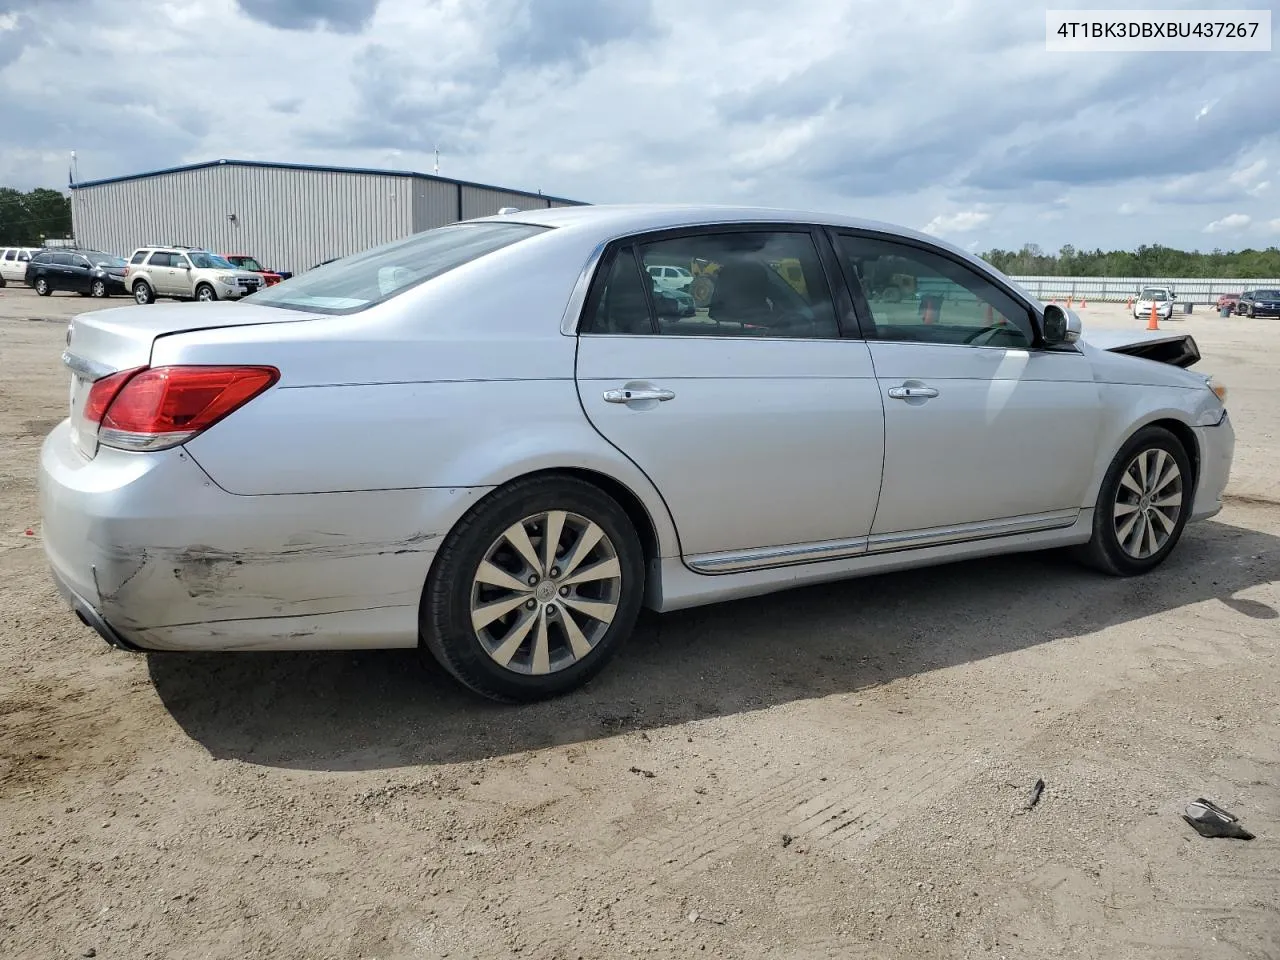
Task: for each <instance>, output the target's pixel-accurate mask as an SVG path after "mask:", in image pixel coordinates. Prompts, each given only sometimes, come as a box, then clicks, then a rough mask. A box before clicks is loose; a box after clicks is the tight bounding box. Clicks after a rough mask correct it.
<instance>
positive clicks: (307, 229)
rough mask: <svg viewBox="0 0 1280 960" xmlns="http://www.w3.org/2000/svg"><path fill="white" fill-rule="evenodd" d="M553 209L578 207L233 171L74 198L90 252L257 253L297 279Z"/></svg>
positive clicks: (87, 191) (315, 173)
mask: <svg viewBox="0 0 1280 960" xmlns="http://www.w3.org/2000/svg"><path fill="white" fill-rule="evenodd" d="M549 206H557V207H559V206H572V204H567V203H564V202H562V201H558V200H557V201H552V200H549V199H546V198H544V197H531V196H528V195H525V194H520V193H512V192H509V191H506V190H499V189H492V188H489V187H483V186H472V185H469V184H458V183H453V182H450V181H445V180H433V179H430V178H425V177H422V176H417V177H414V176H411V175H409V174H404V175H399V174H395V173H392V172H385V173H384V172H377V171H341V170H305V169H295V168H289V167H273V166H261V167H259V166H253V165H251V164H248V165H246V164H232V163H229V164H219V165H215V166H207V167H200V168H196V169H192V170H176V171H171V172H168V173H158V174H155V175H154V176H144V177H138V178H137V179H132V180H122V181H116V182H108V183H100V184H90V185H87V186H83V187H76V188H75V189H73V190H72V192H71V213H72V220H73V224H74V229H75V236H76V239H77V240H78V241H79V242H80V243H81V244H82V245H83V246H87V247H94V248H96V249H100V250H107V251H110V252H112V253H118V254H120V255H121V256H123V257H127V256H129V254H130V253H132V252H133V251H134V250H135V249H137V248H138V247H140V246H143V245H145V244H150V243H157V244H161V243H181V244H190V245H192V246H203V247H207V248H209V249H211V250H214V251H216V252H218V253H241V254H251V255H252V256H255V257H257V258H258V260H259V261H260V262H261V263H262V265H263V266H265V267H268V268H271V269H278V270H291V271H293V272H295V273H297V272H300V271H302V270H307V269H309V268H310V267H312V266H314V265H315V264H317V263H320V262H321V261H323V260H329V259H331V258H333V257H342V256H346V255H347V254H351V253H356V252H358V251H360V250H365V249H368V248H369V247H372V246H376V245H377V244H380V243H385V242H387V241H390V240H395V239H398V238H400V237H403V236H406V235H408V234H410V233H416V232H420V231H422V230H428V229H430V228H432V227H439V226H443V225H444V224H446V223H453V222H455V221H457V220H459V219H463V220H467V219H471V218H472V217H487V216H492V215H493V214H496V213H497V212H498V210H500V209H501V208H502V207H519V208H520V209H522V210H532V209H542V208H545V207H549ZM231 213H234V214H235V215H236V219H235V222H234V223H233V222H232V221H231V220H229V219H228V216H227V215H228V214H231Z"/></svg>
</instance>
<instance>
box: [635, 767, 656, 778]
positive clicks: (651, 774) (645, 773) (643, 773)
mask: <svg viewBox="0 0 1280 960" xmlns="http://www.w3.org/2000/svg"><path fill="white" fill-rule="evenodd" d="M631 772H632V773H638V774H640V776H642V777H654V776H657V774H655V773H654V772H653V771H652V770H641V769H640V768H639V767H632V768H631Z"/></svg>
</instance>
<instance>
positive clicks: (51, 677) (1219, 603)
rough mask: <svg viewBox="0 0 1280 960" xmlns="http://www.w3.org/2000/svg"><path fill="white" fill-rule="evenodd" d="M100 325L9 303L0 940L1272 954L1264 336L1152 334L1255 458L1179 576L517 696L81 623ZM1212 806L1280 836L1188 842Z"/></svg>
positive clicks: (998, 580) (483, 951)
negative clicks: (1218, 389)
mask: <svg viewBox="0 0 1280 960" xmlns="http://www.w3.org/2000/svg"><path fill="white" fill-rule="evenodd" d="M123 302H124V301H118V300H117V301H111V303H110V304H109V305H112V306H115V305H120V304H121V303H123ZM98 306H100V304H98V303H97V302H91V301H88V300H83V299H81V298H79V297H74V296H66V295H60V296H55V297H53V298H51V299H39V298H37V297H35V296H34V295H33V294H31V293H30V292H29V291H27V290H25V289H15V288H14V287H13V286H10V287H9V288H7V289H5V290H2V291H0V400H2V401H3V402H0V445H2V447H3V454H2V455H0V507H2V513H0V516H2V517H3V521H2V522H0V582H2V583H3V587H2V588H0V956H3V957H15V958H16V957H21V958H30V960H36V958H45V957H49V958H63V957H80V956H89V955H91V954H90V953H89V951H90V950H92V951H94V952H95V953H96V956H97V957H100V958H115V957H119V958H131V960H132V958H140V957H193V958H194V957H208V958H219V960H221V958H228V960H229V958H243V957H257V956H272V957H341V958H351V960H356V958H378V960H391V958H410V957H413V958H417V957H444V956H450V957H457V958H470V957H477V958H480V957H509V956H513V955H517V954H518V955H519V956H522V957H526V956H527V957H546V958H553V957H556V958H559V957H565V958H574V957H586V958H617V957H620V956H624V955H631V954H639V955H649V956H659V957H689V956H695V957H696V956H711V957H768V958H795V960H800V958H804V960H809V958H855V957H857V958H863V957H889V956H908V957H966V958H969V957H975V956H992V957H1002V956H1004V957H1018V958H1026V957H1081V958H1085V957H1089V958H1092V957H1104V956H1105V957H1126V958H1128V957H1152V958H1156V957H1159V958H1162V960H1168V958H1175V957H1188V958H1191V957H1194V958H1239V957H1276V956H1277V955H1280V908H1278V907H1277V901H1280V792H1278V790H1277V786H1276V785H1277V783H1280V661H1278V659H1277V643H1278V641H1280V629H1278V625H1277V617H1278V614H1277V611H1278V610H1280V589H1278V588H1277V578H1278V575H1280V539H1277V538H1278V537H1280V441H1278V440H1277V437H1276V433H1275V429H1276V428H1275V424H1276V423H1277V421H1278V420H1280V395H1278V394H1277V392H1276V389H1275V386H1276V370H1277V369H1278V365H1277V359H1276V358H1277V351H1280V322H1277V321H1266V320H1257V321H1249V320H1244V319H1238V318H1232V319H1229V320H1221V319H1219V318H1218V317H1217V316H1216V315H1215V314H1212V313H1205V312H1197V313H1196V314H1195V315H1194V316H1193V317H1192V318H1188V319H1185V320H1176V321H1174V322H1173V323H1172V324H1169V325H1170V326H1173V327H1176V328H1177V329H1189V330H1191V331H1192V332H1194V333H1195V334H1196V336H1197V338H1198V340H1199V342H1200V345H1201V349H1202V351H1203V353H1204V355H1205V359H1204V361H1203V362H1202V369H1204V370H1206V371H1212V372H1215V373H1217V374H1219V375H1220V376H1222V377H1224V378H1225V379H1226V380H1227V382H1228V383H1229V384H1230V387H1231V393H1230V397H1229V402H1230V405H1231V407H1232V410H1233V416H1234V418H1235V423H1236V430H1237V433H1238V436H1239V440H1238V446H1237V452H1236V471H1235V474H1234V477H1233V481H1232V484H1231V487H1230V488H1229V492H1230V494H1231V502H1230V503H1229V505H1228V507H1227V509H1226V510H1225V511H1224V512H1223V513H1222V514H1221V515H1220V516H1219V517H1218V518H1216V519H1215V520H1213V521H1210V522H1208V523H1204V524H1200V525H1197V526H1195V527H1192V528H1190V530H1189V531H1188V534H1187V536H1186V537H1185V538H1184V540H1183V543H1182V545H1181V547H1180V548H1179V550H1178V552H1177V553H1176V554H1175V557H1174V559H1173V560H1171V561H1170V562H1169V563H1168V564H1166V565H1165V566H1164V567H1162V568H1161V569H1160V570H1159V571H1158V572H1157V573H1155V574H1153V575H1151V576H1148V577H1146V578H1142V579H1138V580H1131V581H1119V580H1110V579H1106V578H1101V577H1099V576H1096V575H1094V574H1092V573H1089V572H1086V571H1084V570H1081V569H1078V568H1076V567H1075V566H1073V565H1072V564H1071V563H1069V562H1067V561H1064V560H1062V559H1061V558H1059V557H1056V556H1035V555H1032V556H1026V557H1016V558H1013V559H1008V560H989V561H981V562H974V563H965V564H959V565H954V566H949V567H945V568H937V569H934V570H930V571H926V572H920V573H911V574H895V575H889V576H883V577H877V578H870V579H865V580H860V581H852V582H848V583H845V584H838V585H833V586H827V587H820V588H814V589H806V590H801V591H797V592H793V593H790V594H783V595H778V596H774V597H769V598H762V599H758V600H751V601H744V602H740V603H735V604H730V605H725V606H720V607H714V608H706V609H702V610H696V611H690V612H686V613H682V614H677V615H670V616H667V617H662V618H657V617H649V618H648V619H646V620H645V621H644V623H643V625H642V628H641V630H640V632H639V634H638V635H637V637H636V638H635V640H634V642H633V643H631V644H630V646H629V647H628V648H627V650H626V651H625V652H624V654H623V655H622V656H621V657H620V659H619V660H618V661H617V662H616V663H615V665H614V666H613V667H612V668H611V669H610V670H609V671H607V673H606V674H605V675H604V676H603V677H602V678H600V680H598V681H597V682H595V683H594V684H592V685H591V686H590V687H589V688H588V689H587V690H586V691H585V692H583V693H581V694H579V695H576V696H571V697H568V698H565V699H562V700H560V701H557V702H555V703H549V704H542V705H538V706H532V707H527V708H517V709H512V708H503V707H497V706H491V705H488V704H485V703H481V702H478V701H476V700H474V699H472V698H470V697H469V696H466V695H465V694H463V693H460V692H459V691H458V690H457V689H456V688H455V686H454V685H453V684H452V683H451V682H449V681H448V680H446V678H444V677H443V676H441V675H439V674H436V673H430V672H426V671H422V670H419V669H418V667H417V666H416V660H415V657H414V656H413V655H412V654H408V653H400V652H395V653H363V654H359V655H351V654H308V655H275V654H235V655H232V654H220V655H205V656H187V655H180V654H167V655H159V656H151V657H147V656H141V655H130V654H126V653H121V652H117V651H114V650H111V649H110V648H108V647H107V646H106V645H105V644H104V643H103V642H102V641H101V640H99V639H98V638H97V637H96V636H94V635H93V634H92V633H90V632H89V631H88V630H87V629H86V628H84V627H82V626H80V625H79V623H78V622H77V621H76V620H75V619H74V618H73V617H72V616H71V615H70V614H69V613H68V612H66V611H65V610H64V609H63V608H62V607H61V605H60V604H59V602H58V600H57V598H56V595H55V593H54V591H53V589H52V587H51V586H50V583H49V580H48V578H47V576H46V572H45V566H44V560H43V555H42V551H41V546H40V542H39V532H40V528H39V519H40V518H39V516H38V512H37V509H38V508H37V498H36V484H35V472H36V459H37V451H38V448H39V444H40V442H41V440H42V439H43V437H44V435H45V434H46V433H47V431H48V430H49V429H51V428H52V426H53V425H54V424H55V423H57V422H58V420H59V419H61V418H62V417H63V416H64V408H65V405H66V389H67V387H66V377H65V375H64V373H63V370H62V369H61V367H60V365H59V353H60V351H61V349H62V345H63V334H64V321H65V319H67V318H68V317H70V316H71V315H72V314H74V313H77V312H80V311H82V310H87V309H93V308H96V307H98ZM1083 317H1084V318H1085V324H1086V329H1087V328H1088V327H1089V326H1090V325H1095V324H1106V325H1113V326H1119V325H1130V326H1137V324H1134V323H1133V321H1132V320H1131V319H1130V318H1127V317H1126V316H1125V313H1124V309H1123V307H1118V308H1117V307H1103V306H1100V305H1091V306H1089V307H1088V308H1087V309H1086V310H1085V311H1084V313H1083ZM32 318H36V319H32ZM1046 428H1047V429H1052V425H1051V424H1047V425H1046ZM29 529H30V530H31V531H32V534H28V532H27V531H28V530H29ZM1038 777H1043V778H1044V780H1045V783H1046V787H1045V790H1044V794H1043V798H1042V799H1041V801H1040V803H1039V804H1038V806H1036V807H1035V809H1033V810H1032V811H1030V812H1022V811H1020V810H1019V808H1020V806H1021V805H1022V804H1023V802H1024V801H1025V799H1026V797H1027V794H1028V791H1029V790H1030V788H1031V785H1032V784H1033V783H1034V782H1035V780H1036V779H1037V778H1038ZM1197 796H1206V797H1209V798H1211V799H1214V800H1216V801H1217V802H1219V803H1221V804H1222V805H1224V806H1226V807H1227V808H1228V809H1231V810H1233V811H1235V812H1237V813H1238V814H1239V815H1240V816H1241V817H1242V819H1243V821H1244V823H1245V825H1246V826H1248V827H1249V828H1250V829H1251V830H1253V832H1254V833H1256V834H1257V839H1256V840H1254V841H1252V842H1249V843H1243V842H1238V841H1228V840H1205V839H1202V838H1200V837H1198V836H1197V835H1195V834H1194V833H1193V832H1192V831H1191V830H1190V828H1188V827H1187V826H1186V824H1184V823H1183V822H1182V820H1181V819H1179V817H1178V813H1179V811H1180V810H1181V808H1182V806H1183V805H1184V804H1185V803H1186V802H1187V801H1188V800H1190V799H1192V798H1194V797H1197Z"/></svg>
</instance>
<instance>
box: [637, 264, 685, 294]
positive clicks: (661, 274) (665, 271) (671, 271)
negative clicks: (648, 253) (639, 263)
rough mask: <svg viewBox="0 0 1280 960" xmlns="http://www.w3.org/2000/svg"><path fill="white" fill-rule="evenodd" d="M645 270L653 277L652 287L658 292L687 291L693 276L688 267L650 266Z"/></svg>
mask: <svg viewBox="0 0 1280 960" xmlns="http://www.w3.org/2000/svg"><path fill="white" fill-rule="evenodd" d="M646 269H648V271H649V276H651V277H653V283H654V286H656V287H657V288H658V289H659V290H688V289H689V285H690V284H691V283H693V274H692V273H690V272H689V268H688V267H668V266H663V265H660V264H651V265H650V266H648V267H647V268H646Z"/></svg>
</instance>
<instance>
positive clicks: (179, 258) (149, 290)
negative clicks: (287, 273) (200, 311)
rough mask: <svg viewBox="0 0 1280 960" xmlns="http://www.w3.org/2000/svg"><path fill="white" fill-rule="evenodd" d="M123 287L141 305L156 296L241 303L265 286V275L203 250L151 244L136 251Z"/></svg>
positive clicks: (149, 301) (128, 267)
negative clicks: (244, 268)
mask: <svg viewBox="0 0 1280 960" xmlns="http://www.w3.org/2000/svg"><path fill="white" fill-rule="evenodd" d="M124 284H125V287H127V288H128V290H129V292H130V293H132V294H133V299H134V300H136V301H138V303H154V302H155V300H156V297H173V298H175V299H179V300H239V299H240V298H241V297H247V296H248V295H249V294H251V293H255V292H257V291H258V290H259V289H260V288H261V287H262V276H261V274H257V273H251V272H249V271H248V270H240V269H237V268H236V266H235V265H234V264H232V263H231V262H230V261H228V260H224V259H223V258H222V257H220V256H218V255H217V254H216V253H210V252H209V251H208V250H203V249H201V248H200V247H183V246H177V245H174V246H157V245H152V246H146V247H139V248H138V249H137V250H135V251H133V256H131V257H130V258H129V265H128V266H127V267H126V268H125V272H124Z"/></svg>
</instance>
